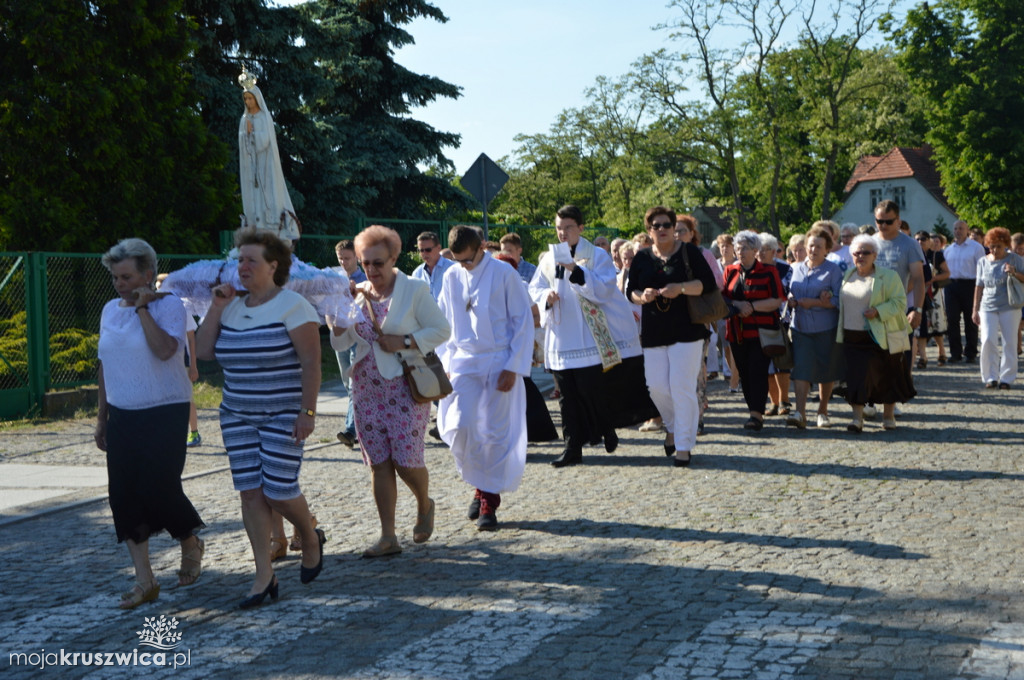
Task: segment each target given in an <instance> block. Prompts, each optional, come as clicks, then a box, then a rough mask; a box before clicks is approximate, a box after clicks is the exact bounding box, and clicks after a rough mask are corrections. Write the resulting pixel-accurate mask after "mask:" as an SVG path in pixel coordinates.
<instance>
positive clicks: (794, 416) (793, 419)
mask: <svg viewBox="0 0 1024 680" xmlns="http://www.w3.org/2000/svg"><path fill="white" fill-rule="evenodd" d="M786 427H795V428H797V429H798V430H804V429H807V419H806V418H804V414H803V413H800V411H793V412H792V413H790V414H789V415H788V416H786Z"/></svg>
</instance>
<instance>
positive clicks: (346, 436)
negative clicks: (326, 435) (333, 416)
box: [338, 430, 356, 449]
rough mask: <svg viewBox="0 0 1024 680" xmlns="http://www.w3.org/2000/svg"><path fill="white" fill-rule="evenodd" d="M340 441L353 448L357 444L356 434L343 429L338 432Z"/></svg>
mask: <svg viewBox="0 0 1024 680" xmlns="http://www.w3.org/2000/svg"><path fill="white" fill-rule="evenodd" d="M338 441H339V442H341V443H342V444H344V445H345V446H347V447H348V448H350V449H351V448H353V447H354V446H355V445H356V435H355V433H349V432H346V431H345V430H342V431H341V432H339V433H338Z"/></svg>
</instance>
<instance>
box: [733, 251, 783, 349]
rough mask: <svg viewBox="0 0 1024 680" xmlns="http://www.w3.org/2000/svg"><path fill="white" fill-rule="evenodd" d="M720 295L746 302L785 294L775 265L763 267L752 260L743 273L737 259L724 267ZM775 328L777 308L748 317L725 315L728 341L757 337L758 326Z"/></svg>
mask: <svg viewBox="0 0 1024 680" xmlns="http://www.w3.org/2000/svg"><path fill="white" fill-rule="evenodd" d="M722 294H723V295H725V298H726V300H732V301H739V300H746V301H748V302H754V301H756V300H767V299H768V298H778V299H782V298H784V297H785V294H784V293H783V292H782V282H781V281H780V280H779V272H778V270H776V268H775V267H767V266H765V265H764V264H762V263H761V262H759V261H755V262H754V266H753V267H752V268H751V269H750V271H747V272H745V271H743V268H742V267H741V266H740V263H739V262H738V261H737V262H734V263H733V264H731V265H729V266H728V267H726V268H725V289H724V290H723V291H722ZM778 327H779V310H778V309H773V310H771V311H769V312H754V313H753V314H751V315H750V316H748V317H741V316H739V315H738V314H734V315H733V316H731V317H729V325H728V326H727V328H726V339H727V340H729V342H742V341H743V340H745V339H750V338H757V337H758V334H757V329H758V328H778Z"/></svg>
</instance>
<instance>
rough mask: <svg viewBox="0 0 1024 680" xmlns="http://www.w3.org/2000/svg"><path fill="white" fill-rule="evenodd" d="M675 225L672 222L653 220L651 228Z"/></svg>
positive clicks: (672, 226)
mask: <svg viewBox="0 0 1024 680" xmlns="http://www.w3.org/2000/svg"><path fill="white" fill-rule="evenodd" d="M674 227H675V225H674V224H672V223H671V222H651V229H673V228H674Z"/></svg>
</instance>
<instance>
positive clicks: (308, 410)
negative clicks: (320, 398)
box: [300, 408, 316, 418]
mask: <svg viewBox="0 0 1024 680" xmlns="http://www.w3.org/2000/svg"><path fill="white" fill-rule="evenodd" d="M300 413H305V414H306V415H307V416H309V417H310V418H315V417H316V411H314V410H313V409H311V408H304V409H302V410H301V411H300Z"/></svg>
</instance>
